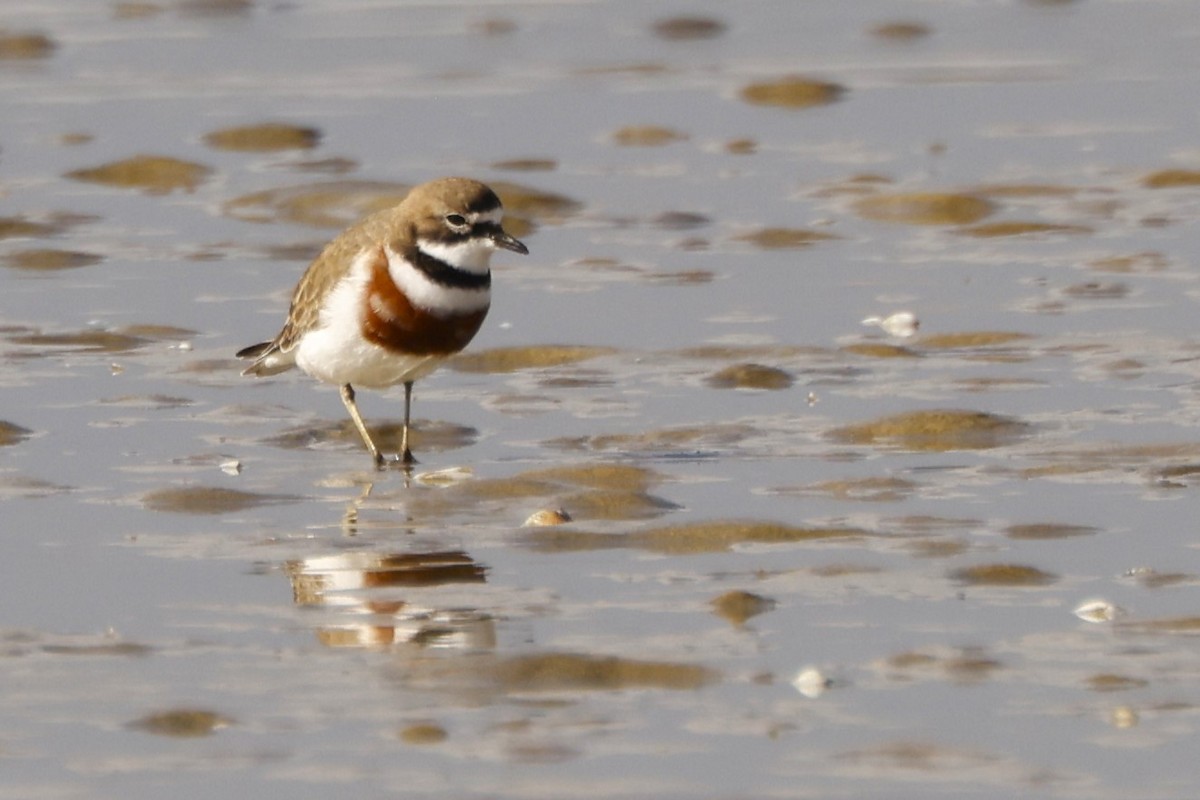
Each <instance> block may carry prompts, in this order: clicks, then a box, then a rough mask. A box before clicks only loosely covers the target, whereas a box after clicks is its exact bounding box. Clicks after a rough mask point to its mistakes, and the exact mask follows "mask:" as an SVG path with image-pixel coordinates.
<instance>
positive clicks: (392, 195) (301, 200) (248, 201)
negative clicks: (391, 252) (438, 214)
mask: <svg viewBox="0 0 1200 800" xmlns="http://www.w3.org/2000/svg"><path fill="white" fill-rule="evenodd" d="M410 188H411V187H410V186H409V185H408V184H404V183H390V182H385V181H352V180H344V181H330V182H327V183H317V184H311V183H309V184H302V185H299V186H285V187H282V188H277V189H267V190H265V191H261V192H253V193H251V194H247V195H242V196H240V197H235V198H233V199H232V200H229V201H228V202H226V203H225V204H224V205H223V206H222V212H223V213H224V214H225V215H226V216H229V217H233V218H234V219H239V220H242V221H243V222H290V223H295V224H298V225H307V226H310V227H314V228H340V227H343V226H346V225H349V224H350V223H352V222H355V221H357V220H359V219H361V218H362V217H365V216H367V215H368V214H371V213H374V212H376V211H381V210H382V209H385V208H391V207H392V206H394V205H396V204H398V203H399V202H400V201H401V200H403V199H404V196H405V195H406V194H408V190H409V189H410Z"/></svg>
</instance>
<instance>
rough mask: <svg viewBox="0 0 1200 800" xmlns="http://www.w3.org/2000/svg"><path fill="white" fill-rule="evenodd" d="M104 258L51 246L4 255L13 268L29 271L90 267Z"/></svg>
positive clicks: (5, 261)
mask: <svg viewBox="0 0 1200 800" xmlns="http://www.w3.org/2000/svg"><path fill="white" fill-rule="evenodd" d="M103 260H104V257H103V256H98V255H96V254H95V253H84V252H80V251H76V250H55V249H52V248H45V249H34V250H17V251H16V252H13V253H9V254H7V255H5V256H4V263H5V264H6V265H7V266H9V267H12V268H13V269H24V270H30V271H55V270H60V269H77V268H79V267H90V266H91V265H93V264H98V263H100V262H101V261H103Z"/></svg>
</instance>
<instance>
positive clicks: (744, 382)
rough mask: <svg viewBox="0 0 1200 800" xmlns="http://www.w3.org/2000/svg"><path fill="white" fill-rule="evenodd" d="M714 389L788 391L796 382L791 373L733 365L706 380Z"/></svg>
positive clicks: (770, 368) (758, 366)
mask: <svg viewBox="0 0 1200 800" xmlns="http://www.w3.org/2000/svg"><path fill="white" fill-rule="evenodd" d="M704 382H705V383H707V384H708V385H709V386H711V387H713V388H714V389H770V390H779V389H787V388H789V387H791V385H792V384H793V383H794V382H795V379H794V378H792V375H791V373H789V372H787V371H786V370H782V369H779V368H778V367H768V366H765V365H763V364H733V365H731V366H728V367H725V368H724V369H721V370H718V371H717V372H714V373H713V374H712V375H709V376H708V377H707V378H705V379H704Z"/></svg>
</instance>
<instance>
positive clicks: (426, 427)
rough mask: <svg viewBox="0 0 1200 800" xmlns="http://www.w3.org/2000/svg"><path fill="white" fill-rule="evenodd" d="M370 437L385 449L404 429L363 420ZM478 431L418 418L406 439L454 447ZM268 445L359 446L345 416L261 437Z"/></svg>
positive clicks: (420, 445)
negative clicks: (331, 444)
mask: <svg viewBox="0 0 1200 800" xmlns="http://www.w3.org/2000/svg"><path fill="white" fill-rule="evenodd" d="M367 428H368V430H370V432H371V438H372V439H374V440H375V441H376V442H377V443H379V445H380V447H381V448H382V449H383V450H384V451H385V452H386V451H387V450H388V449H389V448H391V447H398V446H399V442H400V437H401V435H402V433H403V430H404V423H403V422H402V421H399V422H394V421H383V420H373V421H372V422H369V423H367ZM478 435H479V432H478V431H477V430H475V428H472V427H470V426H467V425H456V424H454V423H451V422H443V421H437V420H422V421H420V422H419V423H417V424H415V425H414V426H413V427H412V429H411V431H410V432H409V442H410V443H411V444H412V447H413V449H414V450H416V449H421V450H436V451H438V452H443V451H446V450H457V449H460V448H463V447H468V446H470V445H471V444H473V443H474V442H475V440H476V438H478ZM263 441H264V442H265V443H266V444H269V445H271V446H272V447H279V448H282V449H284V450H307V449H310V448H313V447H316V446H321V445H326V444H330V443H334V444H338V445H345V446H347V447H353V448H356V449H357V448H361V447H362V436H361V435H360V434H359V433H358V430H357V429H356V428H355V427H354V423H353V422H352V421H351V420H349V419H345V420H337V421H326V422H323V423H318V424H316V425H301V426H297V427H295V428H289V429H287V430H285V431H283V432H282V433H278V434H276V435H274V436H271V437H268V438H267V439H264V440H263Z"/></svg>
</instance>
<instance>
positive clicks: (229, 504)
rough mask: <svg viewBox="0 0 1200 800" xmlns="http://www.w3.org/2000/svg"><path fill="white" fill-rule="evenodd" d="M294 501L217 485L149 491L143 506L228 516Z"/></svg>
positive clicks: (143, 499) (178, 512) (187, 512)
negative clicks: (235, 512) (228, 514)
mask: <svg viewBox="0 0 1200 800" xmlns="http://www.w3.org/2000/svg"><path fill="white" fill-rule="evenodd" d="M294 499H295V498H293V497H288V496H285V495H273V494H256V493H254V492H243V491H240V490H238V489H226V488H223V487H217V486H180V487H172V488H169V489H156V490H154V491H152V492H147V493H146V494H145V495H143V496H142V505H143V506H145V507H146V508H147V509H149V510H151V511H169V512H172V513H176V514H227V513H230V512H233V511H245V510H247V509H251V508H258V507H260V506H266V505H272V504H274V503H279V502H284V501H287V500H294Z"/></svg>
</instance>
